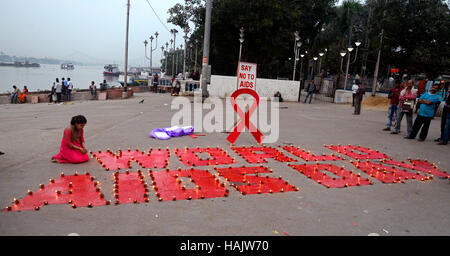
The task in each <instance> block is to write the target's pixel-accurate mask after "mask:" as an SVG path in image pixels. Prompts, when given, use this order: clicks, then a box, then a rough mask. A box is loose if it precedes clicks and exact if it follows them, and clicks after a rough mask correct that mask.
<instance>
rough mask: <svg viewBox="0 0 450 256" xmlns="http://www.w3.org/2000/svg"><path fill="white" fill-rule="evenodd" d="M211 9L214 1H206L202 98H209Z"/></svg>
mask: <svg viewBox="0 0 450 256" xmlns="http://www.w3.org/2000/svg"><path fill="white" fill-rule="evenodd" d="M211 9H212V0H206V15H205V33H204V41H203V62H202V64H203V65H202V81H201V88H202V98H203V99H204V98H207V97H208V96H209V95H208V87H207V84H206V76H207V69H208V62H209V43H210V33H211Z"/></svg>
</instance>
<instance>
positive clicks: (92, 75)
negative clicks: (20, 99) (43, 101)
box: [0, 64, 120, 93]
mask: <svg viewBox="0 0 450 256" xmlns="http://www.w3.org/2000/svg"><path fill="white" fill-rule="evenodd" d="M103 70H104V69H103V66H100V65H99V66H79V65H75V69H73V70H65V69H61V67H60V65H48V64H41V66H40V67H39V68H19V67H0V93H7V92H11V91H12V90H13V88H12V86H13V85H16V86H17V87H18V88H19V89H20V90H22V89H23V86H24V85H26V86H27V87H28V90H29V91H39V90H41V91H42V90H50V89H51V87H52V85H53V82H54V81H55V78H59V80H60V81H61V78H62V77H64V78H66V79H67V78H68V77H70V80H71V81H72V83H73V88H78V89H87V88H89V85H90V84H91V81H94V82H95V85H96V86H97V88H99V87H100V83H102V82H103V80H104V79H105V80H106V81H107V82H108V84H109V85H110V86H120V84H119V83H118V82H117V79H118V78H119V77H118V76H114V77H111V76H105V77H104V76H103Z"/></svg>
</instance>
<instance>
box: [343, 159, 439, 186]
mask: <svg viewBox="0 0 450 256" xmlns="http://www.w3.org/2000/svg"><path fill="white" fill-rule="evenodd" d="M350 162H351V163H352V164H353V165H354V166H356V167H357V168H359V169H361V170H362V171H364V172H365V173H367V174H368V175H369V176H371V177H374V178H375V179H377V180H379V181H381V182H383V183H404V181H405V180H408V179H416V180H420V181H424V180H429V179H430V178H431V177H427V176H423V175H420V173H412V172H408V171H405V170H400V169H397V168H395V167H390V166H387V165H384V164H380V163H372V162H360V161H350Z"/></svg>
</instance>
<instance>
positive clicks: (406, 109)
mask: <svg viewBox="0 0 450 256" xmlns="http://www.w3.org/2000/svg"><path fill="white" fill-rule="evenodd" d="M412 111H413V108H412V104H411V103H407V102H405V103H403V106H402V112H403V113H411V112H412Z"/></svg>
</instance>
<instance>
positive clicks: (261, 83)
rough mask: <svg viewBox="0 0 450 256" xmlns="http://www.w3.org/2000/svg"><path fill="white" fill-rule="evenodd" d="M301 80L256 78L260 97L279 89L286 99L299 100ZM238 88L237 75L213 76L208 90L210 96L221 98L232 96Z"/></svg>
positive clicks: (267, 95) (272, 93) (270, 94)
mask: <svg viewBox="0 0 450 256" xmlns="http://www.w3.org/2000/svg"><path fill="white" fill-rule="evenodd" d="M299 87H300V82H299V81H289V80H274V79H262V78H257V79H256V92H257V93H258V95H259V97H268V98H270V97H273V95H274V94H275V93H276V92H277V91H279V92H280V93H281V97H283V100H284V101H297V100H298V89H299ZM236 89H237V77H235V76H217V75H212V76H211V84H210V85H209V88H208V91H209V95H210V96H216V97H220V98H226V97H230V96H231V94H232V93H233V92H234V91H236Z"/></svg>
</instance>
